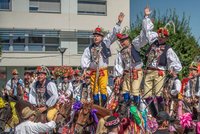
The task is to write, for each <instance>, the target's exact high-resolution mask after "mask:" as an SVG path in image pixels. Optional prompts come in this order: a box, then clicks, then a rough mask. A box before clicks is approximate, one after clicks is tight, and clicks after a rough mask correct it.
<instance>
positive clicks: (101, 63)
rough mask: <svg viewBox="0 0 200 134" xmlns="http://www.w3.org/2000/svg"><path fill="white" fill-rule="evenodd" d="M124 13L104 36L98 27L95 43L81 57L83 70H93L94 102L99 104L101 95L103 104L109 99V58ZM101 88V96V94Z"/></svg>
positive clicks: (94, 33)
mask: <svg viewBox="0 0 200 134" xmlns="http://www.w3.org/2000/svg"><path fill="white" fill-rule="evenodd" d="M123 18H124V14H123V13H120V15H119V16H118V23H116V26H115V27H114V28H113V31H112V32H110V33H108V34H107V35H106V36H105V37H104V33H103V31H102V29H101V28H99V27H97V28H96V29H95V31H94V32H93V42H94V43H93V44H92V45H90V46H89V47H87V48H86V49H85V50H84V53H83V55H82V58H81V67H82V69H83V70H85V71H86V70H87V69H88V70H90V71H91V73H92V74H91V87H92V90H93V94H94V96H93V98H94V103H95V104H99V103H101V102H99V101H100V100H99V97H101V100H102V105H105V103H106V100H107V90H106V87H107V83H108V68H107V67H108V59H109V57H110V56H111V51H110V45H111V44H112V43H113V42H114V41H115V40H116V39H117V38H116V34H117V33H119V32H120V29H121V28H120V25H121V22H122V21H123ZM99 90H100V94H101V96H99Z"/></svg>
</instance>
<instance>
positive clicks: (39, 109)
mask: <svg viewBox="0 0 200 134" xmlns="http://www.w3.org/2000/svg"><path fill="white" fill-rule="evenodd" d="M37 110H38V111H39V112H40V113H43V112H44V111H46V110H47V108H46V107H40V108H38V109H37Z"/></svg>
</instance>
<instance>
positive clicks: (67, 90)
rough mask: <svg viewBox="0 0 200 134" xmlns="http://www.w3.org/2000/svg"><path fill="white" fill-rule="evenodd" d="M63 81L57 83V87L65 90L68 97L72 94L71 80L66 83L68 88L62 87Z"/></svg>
mask: <svg viewBox="0 0 200 134" xmlns="http://www.w3.org/2000/svg"><path fill="white" fill-rule="evenodd" d="M63 84H64V83H62V82H61V83H60V84H59V85H58V89H59V90H60V91H63V90H65V94H67V97H70V96H71V95H72V93H73V86H72V82H68V83H67V84H68V88H67V89H62V88H63V87H64V88H65V86H64V85H63Z"/></svg>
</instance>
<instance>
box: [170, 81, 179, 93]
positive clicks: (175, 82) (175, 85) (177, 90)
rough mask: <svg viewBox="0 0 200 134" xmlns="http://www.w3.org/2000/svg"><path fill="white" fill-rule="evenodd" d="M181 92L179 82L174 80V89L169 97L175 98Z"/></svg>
mask: <svg viewBox="0 0 200 134" xmlns="http://www.w3.org/2000/svg"><path fill="white" fill-rule="evenodd" d="M180 91H181V81H180V80H179V79H176V80H175V81H174V89H172V90H171V95H172V96H176V95H178V93H180Z"/></svg>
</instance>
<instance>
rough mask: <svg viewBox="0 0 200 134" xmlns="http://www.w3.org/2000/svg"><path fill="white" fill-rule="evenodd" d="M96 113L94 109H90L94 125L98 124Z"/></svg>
mask: <svg viewBox="0 0 200 134" xmlns="http://www.w3.org/2000/svg"><path fill="white" fill-rule="evenodd" d="M96 113H97V110H96V109H92V110H91V115H92V118H93V119H94V121H95V123H96V124H98V122H99V120H98V118H97V115H96Z"/></svg>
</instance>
